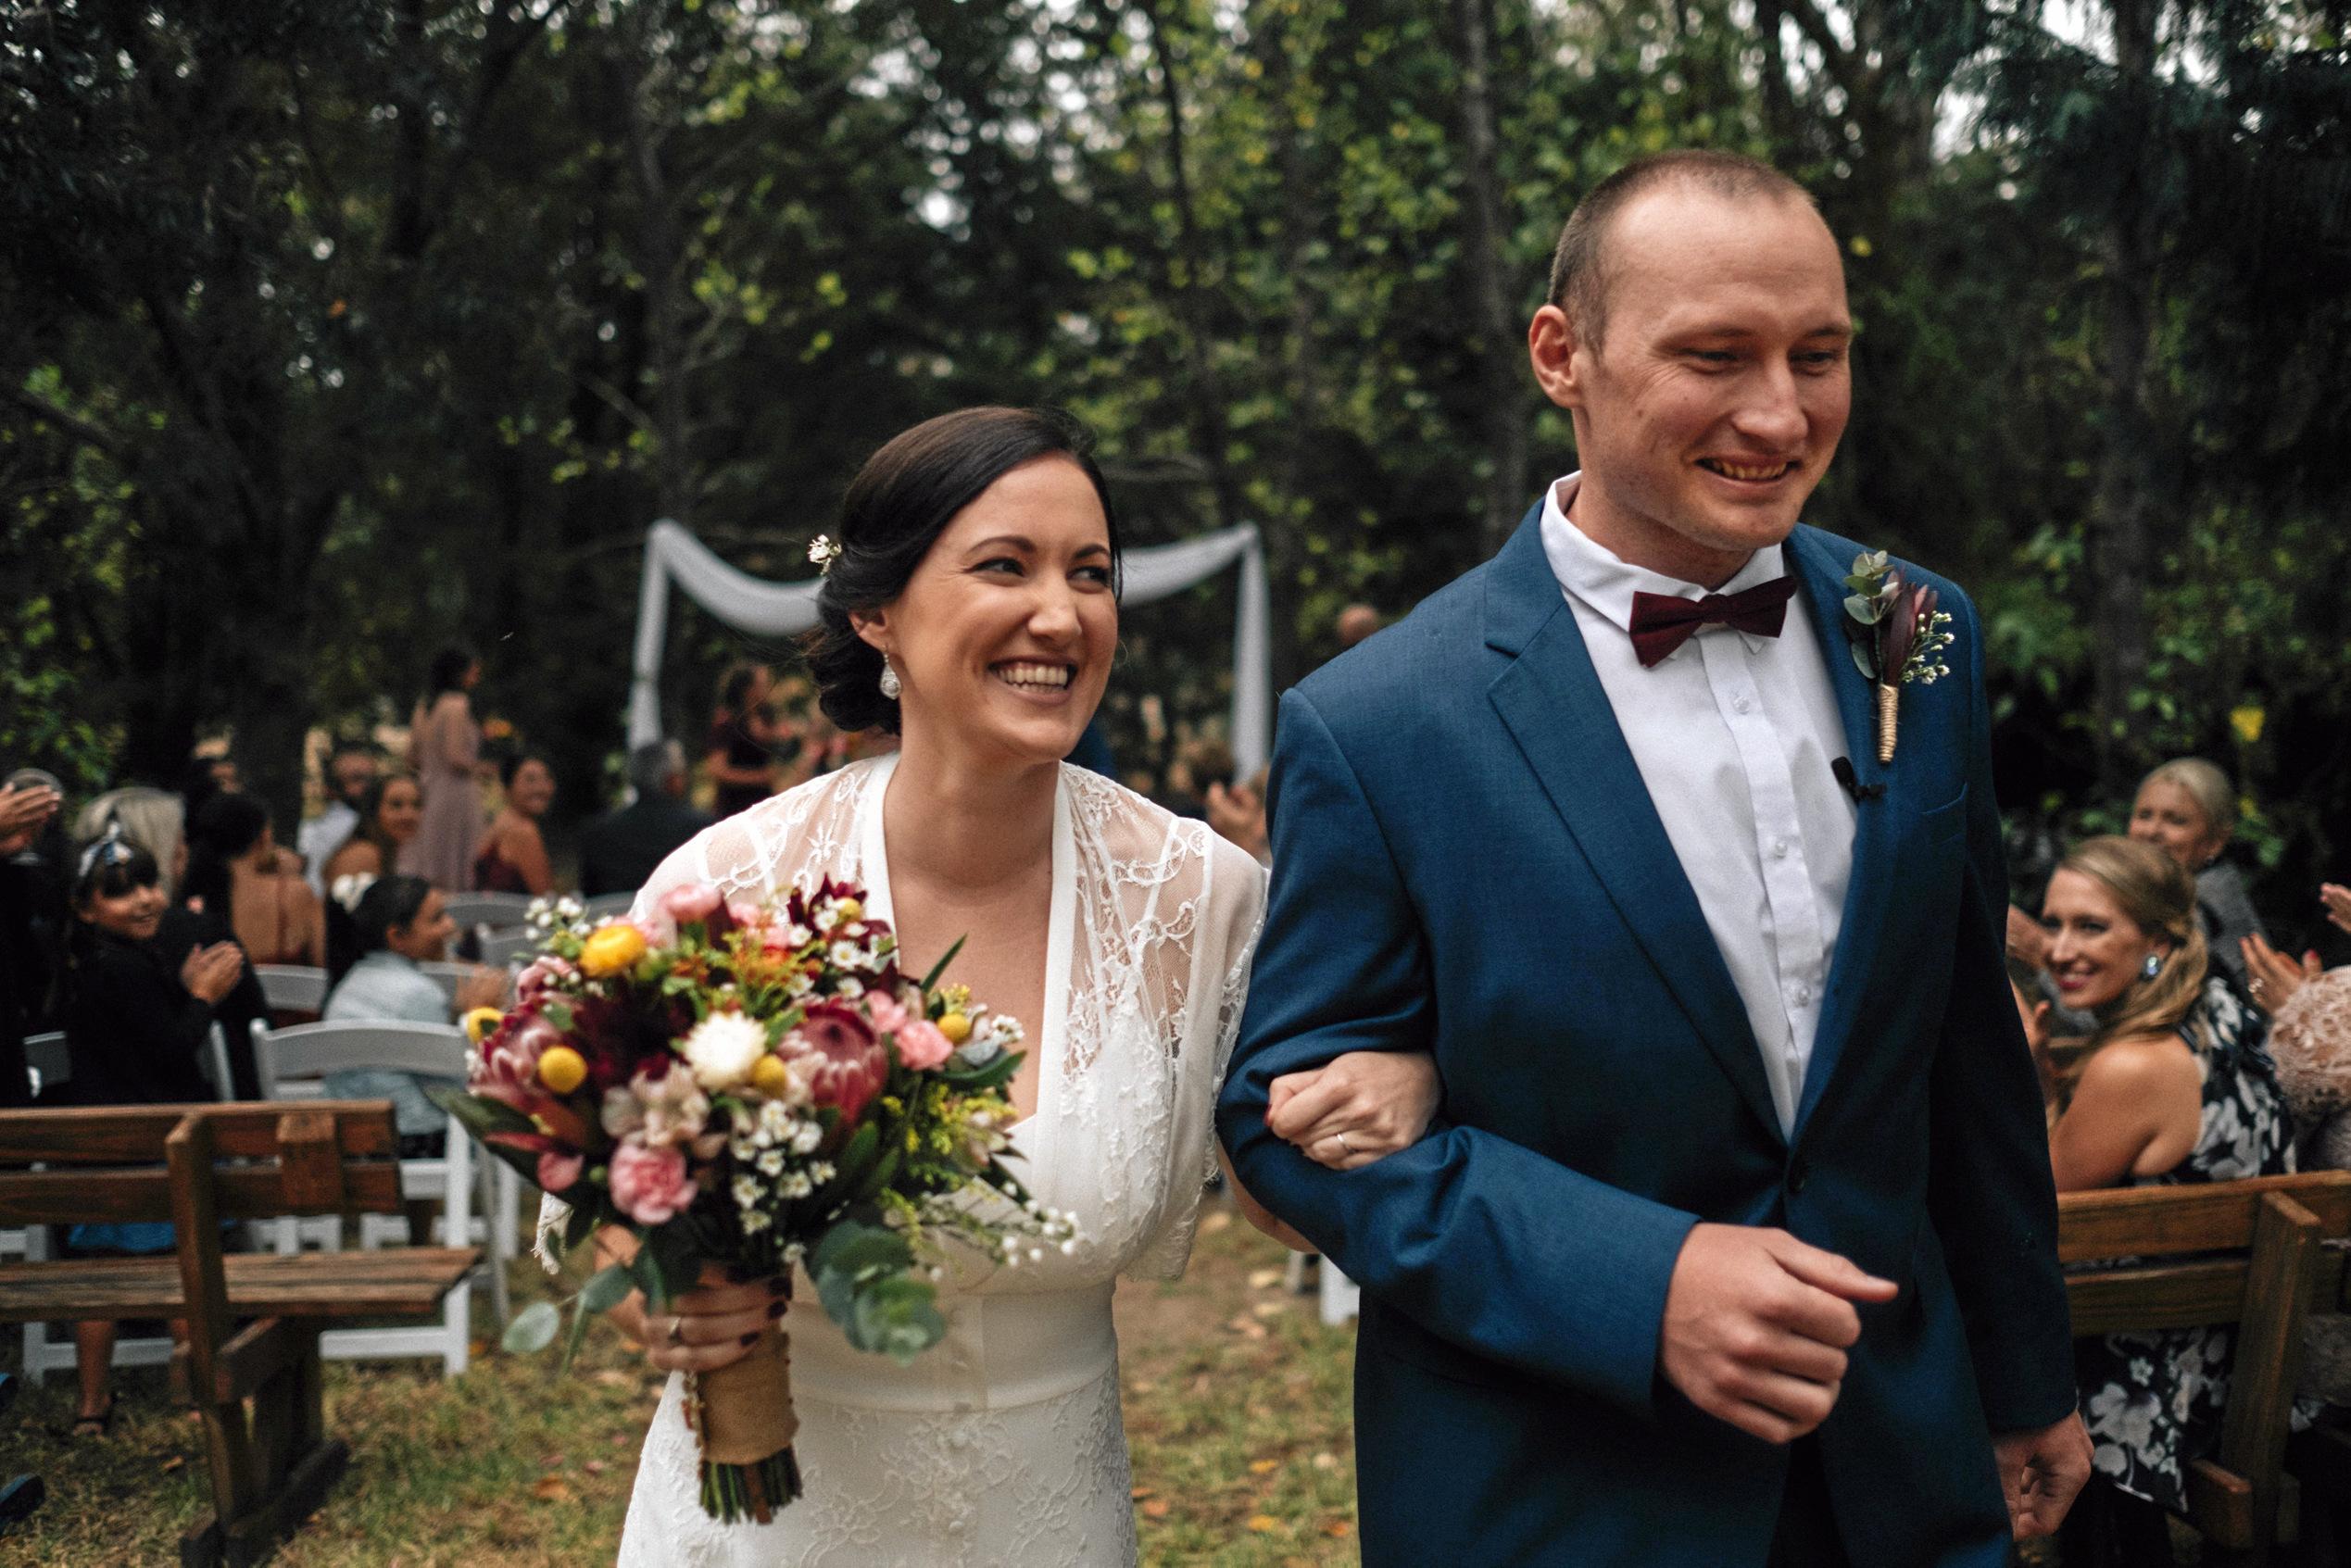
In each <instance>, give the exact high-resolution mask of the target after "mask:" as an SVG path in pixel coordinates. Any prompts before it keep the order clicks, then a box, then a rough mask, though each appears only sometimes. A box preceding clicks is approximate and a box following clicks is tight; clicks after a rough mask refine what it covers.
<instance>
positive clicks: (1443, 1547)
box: [1219, 152, 2090, 1568]
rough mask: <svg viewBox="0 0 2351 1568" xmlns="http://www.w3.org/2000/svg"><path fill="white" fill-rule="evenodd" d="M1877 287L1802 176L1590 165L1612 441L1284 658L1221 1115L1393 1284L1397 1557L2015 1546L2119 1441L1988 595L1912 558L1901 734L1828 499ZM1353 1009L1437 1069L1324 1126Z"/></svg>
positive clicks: (1378, 1414) (1362, 1478)
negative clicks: (2040, 1034)
mask: <svg viewBox="0 0 2351 1568" xmlns="http://www.w3.org/2000/svg"><path fill="white" fill-rule="evenodd" d="M1852 331H1853V329H1852V321H1851V318H1850V317H1849V315H1848V314H1847V311H1846V307H1845V291H1844V281H1843V272H1842V265H1841V261H1840V257H1839V255H1838V250H1837V245H1836V243H1835V241H1834V240H1833V239H1832V238H1831V237H1830V235H1829V230H1828V228H1827V226H1826V225H1825V224H1823V223H1822V222H1821V220H1820V218H1819V216H1818V214H1817V211H1816V210H1815V209H1814V207H1813V205H1812V202H1811V200H1810V198H1809V197H1808V196H1807V195H1806V194H1805V193H1804V191H1803V190H1802V188H1801V187H1799V186H1797V185H1796V184H1794V183H1793V182H1791V181H1789V180H1788V179H1786V178H1785V177H1784V176H1782V175H1780V174H1779V173H1777V172H1776V171H1774V170H1772V169H1768V168H1766V167H1765V166H1763V165H1761V164H1757V163H1754V162H1752V161H1750V160H1747V159H1744V158H1738V157H1729V156H1727V155H1721V154H1714V153H1689V152H1685V153H1669V154H1664V155H1660V156H1658V157H1653V158H1649V159H1645V160H1643V161H1641V162H1640V163H1636V164H1634V165H1632V166H1631V167H1629V168H1628V169H1624V170H1623V171H1622V172H1620V173H1618V174H1616V176H1614V177H1612V178H1611V179H1609V180H1607V181H1605V182H1603V183H1602V184H1601V185H1600V186H1598V187H1597V188H1595V189H1594V190H1593V191H1592V193H1591V194H1590V195H1589V196H1588V197H1587V198H1586V199H1585V200H1584V202H1583V203H1582V204H1581V205H1580V206H1579V207H1578V208H1577V210H1576V212H1575V214H1574V215H1573V216H1572V217H1571V218H1570V219H1569V220H1568V223H1567V226H1566V229H1565V232H1563V233H1562V235H1561V237H1560V245H1559V252H1558V257H1557V259H1556V261H1555V262H1554V264H1553V278H1552V290H1551V303H1550V304H1548V305H1546V306H1545V307H1543V308H1542V309H1541V310H1540V311H1539V312H1538V313H1537V315H1536V317H1535V320H1534V323H1533V326H1532V328H1531V329H1530V331H1529V333H1528V348H1529V357H1530V358H1531V360H1532V363H1533V368H1534V372H1535V376H1536V379H1537V381H1538V382H1539V383H1540V384H1541V386H1542V389H1543V392H1544V393H1545V395H1548V396H1549V397H1550V398H1551V399H1552V401H1553V402H1554V403H1556V404H1558V405H1560V406H1561V407H1562V408H1566V409H1567V410H1568V411H1569V413H1570V415H1571V416H1572V418H1573V420H1574V424H1575V432H1576V445H1577V450H1578V454H1579V456H1580V458H1581V461H1582V469H1581V471H1580V472H1579V473H1577V474H1571V475H1569V476H1567V477H1566V478H1565V479H1563V480H1561V481H1559V482H1558V483H1556V484H1554V485H1553V486H1552V488H1551V489H1550V490H1549V491H1548V492H1547V493H1546V494H1545V495H1543V496H1542V497H1541V499H1540V501H1539V502H1538V503H1537V504H1536V506H1535V508H1533V510H1531V511H1530V512H1528V516H1527V520H1526V521H1525V522H1524V523H1523V524H1522V525H1521V526H1520V527H1519V529H1518V532H1517V533H1516V534H1515V536H1514V537H1513V538H1512V539H1511V541H1510V542H1509V543H1508V544H1507V545H1505V546H1503V548H1502V553H1501V554H1500V555H1499V556H1497V557H1496V558H1494V559H1493V560H1492V561H1490V562H1489V563H1488V564H1487V565H1485V566H1483V567H1481V568H1479V569H1478V570H1477V571H1472V572H1470V573H1469V574H1468V575H1467V576H1465V577H1464V578H1463V579H1461V580H1460V581H1459V582H1457V583H1453V584H1452V586H1450V587H1448V588H1446V589H1444V590H1443V591H1442V592H1440V593H1439V594H1437V595H1435V596H1431V597H1430V598H1429V599H1428V600H1427V601H1426V602H1425V603H1424V604H1422V606H1421V607H1420V608H1419V609H1418V610H1417V611H1416V612H1415V613H1414V615H1413V616H1412V617H1411V618H1410V619H1409V620H1408V621H1404V622H1403V623H1402V625H1400V626H1397V627H1395V628H1394V629H1392V630H1390V631H1389V632H1387V633H1383V634H1381V635H1379V636H1377V637H1376V638H1374V639H1372V640H1371V641H1370V642H1368V643H1366V644H1365V645H1364V646H1362V647H1361V648H1359V649H1357V650H1355V651H1353V652H1352V653H1349V654H1347V655H1344V656H1342V657H1341V658H1340V659H1338V660H1336V661H1335V662H1333V663H1332V664H1330V665H1328V666H1326V668H1324V669H1323V670H1322V671H1318V672H1317V673H1316V674H1314V676H1312V677H1310V678H1309V679H1308V680H1306V681H1305V682H1304V683H1302V684H1301V685H1299V686H1298V687H1297V688H1296V689H1295V690H1293V691H1291V692H1289V694H1288V695H1286V696H1284V697H1283V699H1282V709H1281V723H1280V735H1279V741H1278V744H1277V746H1276V756H1275V760H1274V771H1273V784H1272V789H1273V822H1274V834H1273V843H1274V880H1273V891H1272V896H1271V905H1270V908H1269V909H1268V913H1267V918H1266V926H1265V935H1264V944H1263V946H1262V947H1260V949H1259V951H1258V955H1257V962H1256V971H1255V973H1254V976H1253V979H1252V982H1251V987H1250V1000H1249V1010H1248V1014H1247V1018H1246V1021H1245V1022H1244V1024H1243V1027H1242V1032H1241V1039H1240V1045H1239V1047H1238V1052H1237V1054H1236V1056H1235V1058H1234V1061H1233V1065H1232V1069H1231V1072H1230V1073H1229V1076H1228V1078H1227V1081H1226V1089H1225V1095H1224V1101H1223V1105H1222V1107H1221V1110H1220V1116H1219V1128H1220V1131H1221V1134H1222V1135H1223V1138H1224V1141H1225V1144H1226V1148H1227V1149H1228V1150H1229V1151H1230V1154H1231V1157H1232V1160H1233V1164H1234V1166H1235V1169H1236V1171H1237V1173H1238V1175H1239V1177H1240V1180H1241V1182H1242V1184H1243V1185H1245V1186H1247V1187H1248V1188H1249V1189H1250V1190H1251V1192H1252V1193H1253V1194H1254V1195H1255V1196H1256V1197H1257V1198H1259V1199H1260V1200H1261V1201H1262V1202H1263V1203H1264V1205H1265V1206H1266V1207H1267V1208H1269V1209H1271V1210H1273V1211H1274V1212H1275V1213H1276V1214H1277V1215H1279V1216H1280V1217H1281V1218H1283V1219H1285V1220H1288V1221H1289V1223H1291V1224H1293V1225H1295V1226H1296V1227H1297V1228H1298V1229H1299V1230H1300V1231H1301V1232H1303V1233H1304V1234H1305V1235H1306V1236H1308V1237H1309V1238H1310V1239H1311V1240H1313V1241H1314V1243H1315V1244H1316V1245H1317V1246H1318V1247H1320V1248H1323V1249H1324V1250H1325V1251H1326V1252H1327V1253H1328V1254H1329V1255H1330V1256H1331V1257H1332V1258H1333V1259H1334V1260H1335V1261H1337V1262H1338V1264H1339V1266H1340V1267H1341V1268H1343V1269H1344V1270H1345V1271H1346V1272H1347V1273H1348V1274H1349V1275H1350V1276H1352V1278H1354V1279H1356V1280H1358V1281H1360V1282H1361V1283H1362V1285H1363V1286H1364V1316H1363V1323H1362V1330H1361V1336H1360V1339H1359V1341H1358V1346H1357V1351H1356V1362H1355V1421H1356V1449H1357V1467H1358V1491H1359V1498H1360V1504H1361V1518H1362V1524H1361V1529H1362V1538H1363V1543H1364V1563H1365V1564H1366V1568H1390V1565H1392V1568H1426V1565H1427V1564H1432V1563H1446V1564H1452V1565H1456V1568H1504V1565H1508V1568H1528V1565H1538V1564H1545V1565H1556V1568H1603V1565H1614V1564H1622V1565H1625V1568H1677V1565H1687V1568H1764V1565H1765V1564H1766V1563H1769V1564H1785V1565H1787V1568H1816V1565H1829V1564H1837V1563H1843V1562H1851V1563H1855V1564H1860V1565H1862V1568H1906V1565H1911V1564H1936V1565H1960V1564H1968V1565H1976V1564H1981V1565H1983V1568H1993V1565H1995V1564H2001V1563H2004V1562H2006V1561H2007V1556H2008V1551H2009V1547H2008V1541H2009V1538H2010V1537H2011V1534H2012V1532H2013V1533H2014V1534H2015V1535H2017V1536H2025V1535H2037V1534H2044V1533H2046V1532H2047V1531H2049V1530H2052V1529H2054V1528H2055V1527H2056V1522H2057V1520H2058V1519H2059V1518H2061V1517H2062V1516H2063V1514H2064V1512H2065V1510H2066V1508H2067V1506H2068V1503H2069V1502H2070V1500H2071V1499H2072V1496H2073V1493H2074V1491H2075V1490H2076V1489H2077V1488H2078V1487H2079V1486H2080V1485H2081V1481H2082V1479H2083V1478H2085V1477H2086V1476H2087V1474H2088V1473H2089V1458H2090V1449H2089V1442H2088V1439H2087V1438H2086V1436H2084V1435H2083V1433H2082V1430H2081V1424H2080V1421H2079V1419H2078V1418H2077V1417H2076V1416H2075V1415H2074V1413H2073V1411H2074V1387H2073V1363H2072V1355H2071V1348H2070V1344H2069V1340H2068V1325H2067V1313H2066V1300H2065V1291H2064V1286H2063V1282H2062V1280H2061V1279H2060V1277H2059V1274H2058V1270H2057V1263H2056V1252H2055V1230H2056V1203H2055V1200H2054V1198H2053V1196H2052V1192H2051V1186H2050V1173H2049V1156H2048V1148H2047V1144H2046V1141H2045V1138H2044V1136H2043V1123H2042V1116H2041V1101H2040V1097H2039V1094H2038V1091H2037V1088H2036V1085H2035V1079H2034V1073H2033V1068H2032V1064H2031V1061H2030V1058H2029V1055H2028V1053H2027V1050H2026V1047H2025V1043H2024V1040H2023V1038H2022V1035H2021V1033H2020V1031H2019V1029H2018V1022H2017V1015H2016V1010H2015V1008H2014V1007H2013V1005H2012V1004H2011V1002H2010V999H2009V994H2008V990H2007V986H2006V985H2005V977H2004V973H2003V970H2002V963H2001V946H2000V931H1999V924H1998V922H1999V919H2000V916H2001V914H2002V912H2003V911H2004V910H2005V908H2006V903H2007V899H2006V873H2005V868H2004V866H2003V863H2002V858H2001V847H2000V822H1999V816H1998V813H1997V810H1996V808H1995V806H1994V803H1993V794H1992V774H1991V766H1990V759H1989V753H1988V751H1987V741H1986V729H1987V723H1988V721H1987V717H1986V709H1985V703H1984V692H1983V658H1982V654H1983V642H1982V629H1981V626H1980V622H1979V621H1978V620H1977V617H1976V613H1975V610H1974V608H1972V607H1971V606H1970V605H1969V604H1968V601H1967V599H1966V598H1965V596H1962V595H1961V594H1960V593H1959V591H1958V590H1957V589H1956V588H1955V587H1954V586H1952V585H1951V584H1950V583H1945V582H1943V581H1942V580H1941V579H1939V578H1935V577H1932V576H1930V575H1928V574H1926V573H1923V572H1920V571H1917V569H1916V568H1913V567H1909V566H1907V565H1905V564H1902V563H1896V564H1897V565H1898V566H1899V567H1900V570H1901V571H1903V573H1904V575H1905V578H1906V579H1909V580H1911V581H1914V582H1923V583H1928V584H1931V585H1932V586H1934V587H1935V588H1937V589H1938V590H1939V591H1940V592H1941V595H1942V606H1943V607H1944V608H1946V609H1947V610H1948V611H1949V613H1950V615H1951V621H1950V623H1949V625H1948V628H1947V630H1948V631H1950V632H1951V633H1953V634H1954V635H1955V643H1954V644H1953V645H1952V646H1950V647H1949V648H1948V649H1947V650H1945V651H1944V653H1943V654H1942V657H1941V659H1939V660H1936V661H1933V662H1942V663H1947V664H1948V665H1949V667H1950V674H1949V676H1948V677H1947V678H1944V679H1941V680H1937V681H1934V682H1932V683H1928V682H1924V681H1917V682H1913V683H1910V684H1903V685H1900V686H1899V687H1898V692H1899V707H1898V715H1897V719H1896V733H1895V739H1896V743H1897V744H1896V749H1895V752H1894V756H1893V759H1892V762H1891V763H1890V764H1880V761H1879V760H1878V758H1879V746H1878V726H1879V718H1878V712H1877V707H1876V703H1875V698H1874V695H1873V693H1872V691H1871V689H1870V686H1869V684H1868V683H1867V681H1866V680H1865V678H1864V677H1863V676H1862V675H1861V674H1860V673H1859V672H1858V671H1857V670H1856V669H1855V665H1854V656H1853V653H1852V652H1851V650H1850V649H1849V647H1848V640H1847V636H1846V632H1845V629H1844V622H1845V617H1846V614H1847V611H1846V608H1845V604H1844V601H1845V598H1846V596H1847V593H1848V589H1847V588H1846V587H1845V585H1844V584H1843V582H1842V579H1843V578H1844V577H1845V576H1846V575H1847V574H1848V573H1850V572H1852V571H1854V558H1855V556H1856V555H1857V554H1859V553H1860V551H1861V546H1858V545H1856V544H1854V543H1853V542H1852V541H1849V540H1844V539H1839V538H1836V537H1834V536H1832V535H1830V534H1827V533H1820V532H1818V531H1817V530H1814V529H1810V528H1800V527H1797V526H1796V518H1797V514H1798V512H1799V511H1800V510H1801V509H1802V508H1803V505H1804V498H1805V497H1806V496H1807V495H1810V494H1811V492H1812V489H1813V487H1814V486H1815V485H1816V484H1817V483H1819V481H1820V478H1821V475H1822V472H1823V471H1824V470H1826V469H1827V467H1828V465H1829V458H1830V457H1831V456H1832V455H1833V454H1834V453H1835V451H1836V447H1837V441H1838V437H1839V436H1840V434H1841V433H1842V432H1843V429H1844V424H1845V419H1846V414H1847V410H1848V408H1849V403H1850V393H1851V378H1850V371H1849V369H1848V363H1847V348H1848V346H1849V342H1850V339H1851V337H1852ZM1364 1048H1374V1049H1385V1050H1408V1051H1428V1052H1432V1053H1433V1054H1434V1056H1435V1059H1436V1062H1437V1065H1438V1068H1439V1071H1440V1073H1441V1075H1442V1078H1443V1084H1444V1103H1443V1108H1442V1110H1440V1114H1439V1118H1438V1121H1437V1123H1436V1125H1435V1126H1434V1127H1432V1128H1431V1130H1430V1133H1429V1135H1428V1136H1427V1137H1426V1138H1424V1139H1423V1140H1422V1141H1421V1142H1420V1143H1418V1144H1416V1145H1414V1147H1413V1148H1408V1149H1406V1150H1404V1151H1402V1152H1401V1153H1398V1154H1393V1155H1390V1156H1389V1157H1388V1158H1386V1159H1384V1160H1377V1162H1375V1163H1372V1164H1369V1165H1364V1166H1362V1167H1361V1168H1358V1169H1354V1170H1351V1171H1346V1172H1344V1173H1341V1172H1339V1171H1334V1170H1330V1169H1326V1168H1325V1167H1324V1166H1322V1165H1319V1164H1315V1163H1313V1162H1310V1161H1309V1160H1306V1159H1305V1158H1304V1156H1303V1155H1302V1154H1301V1153H1300V1152H1299V1151H1298V1150H1296V1149H1294V1148H1290V1147H1289V1145H1287V1144H1285V1143H1283V1142H1282V1141H1281V1140H1280V1138H1279V1137H1277V1136H1276V1130H1279V1131H1287V1132H1289V1133H1291V1134H1293V1135H1295V1134H1297V1133H1300V1132H1301V1131H1303V1130H1304V1129H1307V1128H1309V1127H1311V1126H1312V1124H1313V1123H1314V1120H1315V1118H1316V1116H1317V1115H1318V1114H1319V1111H1320V1109H1321V1107H1320V1106H1319V1104H1317V1103H1315V1101H1316V1098H1317V1096H1318V1095H1320V1094H1322V1093H1324V1092H1330V1093H1336V1092H1338V1091H1337V1090H1336V1089H1331V1090H1328V1091H1324V1090H1308V1091H1307V1092H1305V1093H1294V1092H1293V1091H1294V1090H1295V1089H1296V1087H1297V1085H1296V1084H1295V1083H1294V1082H1289V1081H1286V1079H1287V1075H1289V1074H1294V1073H1305V1072H1308V1071H1309V1070H1312V1069H1314V1068H1317V1067H1320V1066H1321V1065H1322V1064H1324V1063H1326V1062H1327V1061H1329V1060H1331V1059H1332V1058H1334V1057H1336V1056H1338V1055H1339V1054H1340V1053H1342V1052H1346V1051H1351V1050H1359V1049H1364ZM1269 1110H1270V1111H1271V1113H1272V1120H1273V1123H1274V1129H1271V1130H1269V1127H1268V1124H1267V1123H1268V1113H1269ZM2004 1499H2005V1507H2004Z"/></svg>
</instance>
